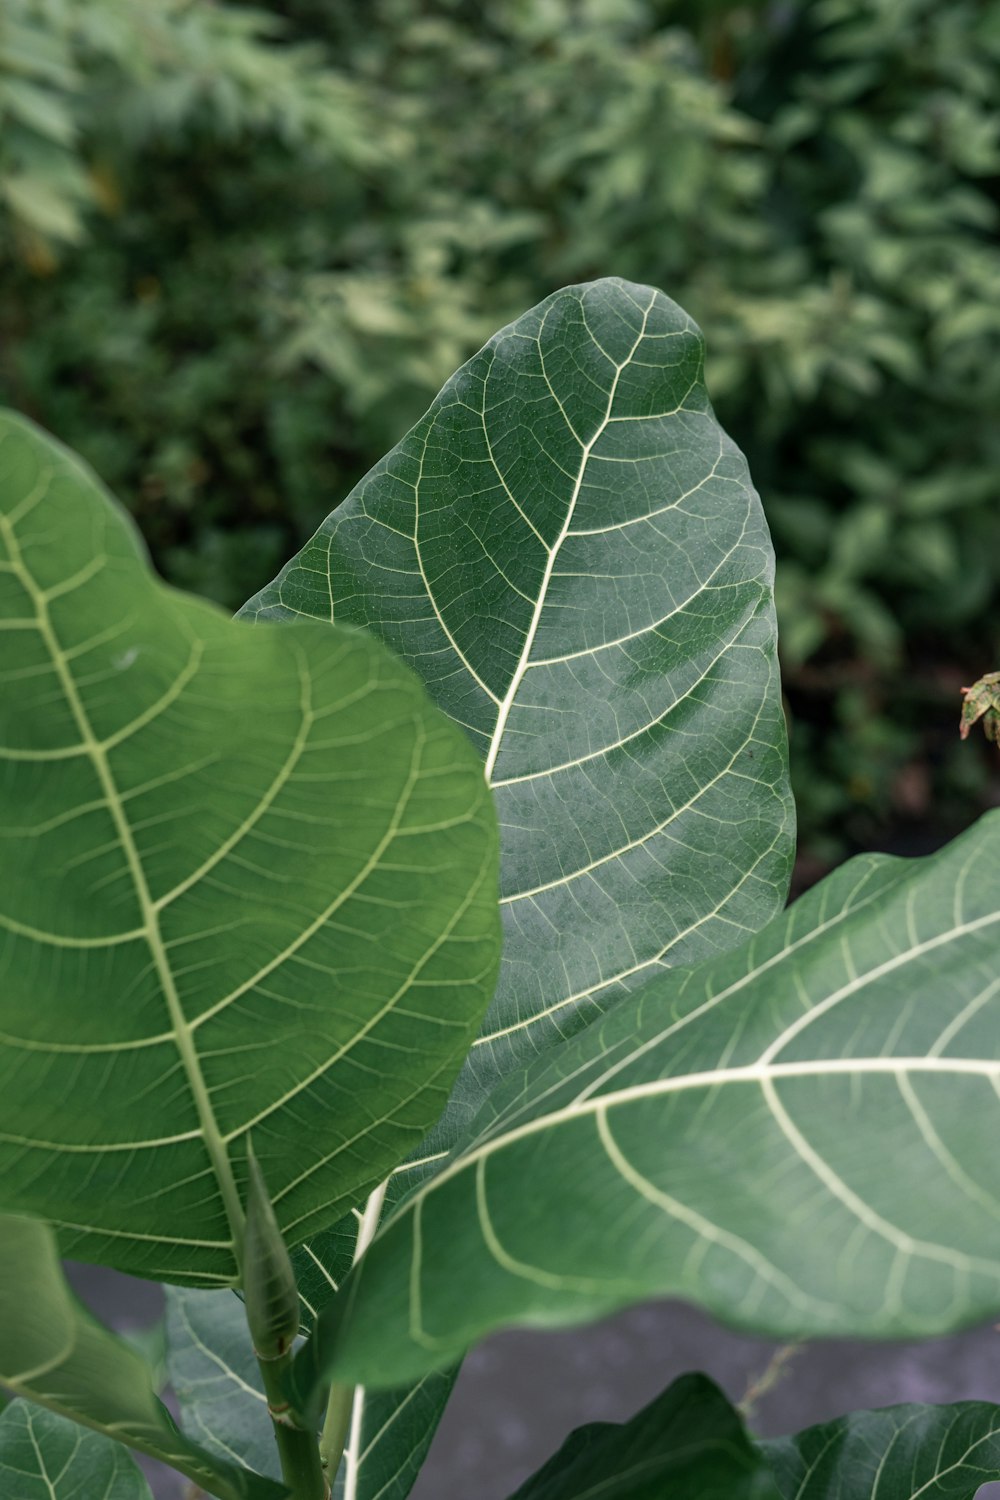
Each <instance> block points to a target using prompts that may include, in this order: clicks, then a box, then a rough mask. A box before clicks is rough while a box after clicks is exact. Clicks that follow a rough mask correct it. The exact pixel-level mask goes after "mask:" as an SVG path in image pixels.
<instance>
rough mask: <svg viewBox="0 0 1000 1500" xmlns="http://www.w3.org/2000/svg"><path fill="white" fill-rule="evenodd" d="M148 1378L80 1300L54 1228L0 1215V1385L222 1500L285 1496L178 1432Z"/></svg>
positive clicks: (123, 1345)
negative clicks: (140, 1454) (113, 1440)
mask: <svg viewBox="0 0 1000 1500" xmlns="http://www.w3.org/2000/svg"><path fill="white" fill-rule="evenodd" d="M234 1300H235V1299H234ZM150 1376H151V1372H150V1369H149V1366H148V1365H147V1364H146V1363H145V1361H144V1360H143V1359H142V1358H141V1357H140V1356H139V1355H138V1354H137V1353H136V1352H135V1350H134V1349H132V1348H131V1347H130V1346H129V1345H128V1344H126V1343H125V1342H124V1341H123V1340H122V1339H119V1338H116V1337H115V1335H114V1334H113V1333H109V1331H108V1330H107V1329H106V1328H103V1327H102V1326H101V1324H100V1323H98V1322H97V1321H96V1320H95V1319H94V1318H92V1317H91V1315H90V1314H89V1313H88V1312H87V1311H86V1310H85V1309H84V1308H83V1307H81V1305H80V1303H79V1302H77V1300H76V1298H75V1297H74V1296H73V1294H72V1292H71V1291H70V1289H69V1287H68V1286H67V1285H66V1282H65V1280H64V1279H63V1275H62V1271H61V1268H60V1265H59V1258H58V1252H57V1250H56V1243H55V1237H54V1235H53V1233H52V1231H51V1229H49V1228H48V1226H47V1225H45V1224H42V1223H41V1222H40V1221H39V1220H37V1219H20V1218H14V1217H7V1216H0V1384H3V1385H7V1386H9V1387H10V1388H11V1389H12V1390H14V1391H15V1392H17V1394H18V1395H21V1396H25V1397H28V1398H29V1399H30V1400H31V1401H36V1402H38V1403H39V1404H40V1405H42V1406H45V1407H47V1408H49V1409H50V1410H51V1411H54V1412H56V1413H57V1414H58V1415H61V1416H64V1417H69V1418H72V1419H73V1421H74V1422H78V1423H81V1424H83V1425H84V1426H86V1427H90V1428H93V1429H94V1430H95V1431H97V1432H100V1433H103V1434H104V1435H105V1436H108V1437H113V1438H116V1439H117V1440H118V1441H120V1442H122V1443H127V1444H128V1445H129V1446H130V1447H132V1448H138V1449H139V1450H140V1451H141V1452H143V1453H149V1454H151V1455H152V1456H153V1457H154V1458H159V1459H162V1460H163V1462H164V1463H168V1464H171V1465H173V1467H174V1468H175V1469H179V1470H180V1471H181V1473H183V1474H187V1475H188V1477H189V1478H191V1479H194V1480H195V1481H196V1482H197V1483H198V1484H200V1485H202V1486H203V1487H204V1488H205V1489H206V1490H208V1491H209V1492H210V1493H211V1494H213V1495H217V1496H220V1497H221V1500H279V1497H280V1496H282V1495H284V1494H285V1488H284V1486H283V1485H281V1484H275V1483H273V1482H272V1480H270V1479H267V1478H263V1477H261V1475H259V1474H255V1473H251V1472H249V1471H248V1470H246V1469H243V1468H240V1467H238V1466H237V1465H236V1464H234V1463H233V1462H231V1461H230V1458H231V1455H225V1456H223V1457H219V1456H218V1455H217V1453H211V1452H209V1451H207V1450H206V1449H204V1448H199V1447H197V1446H196V1445H195V1444H194V1443H192V1442H190V1441H189V1440H188V1439H187V1438H186V1437H184V1436H183V1435H182V1434H181V1433H179V1432H178V1431H177V1428H176V1427H175V1425H174V1422H173V1419H172V1418H171V1416H170V1413H169V1412H168V1411H167V1409H166V1407H165V1406H163V1405H162V1403H161V1402H160V1401H158V1400H157V1397H156V1394H155V1392H154V1391H153V1386H152V1382H151V1378H150ZM81 1441H82V1440H81ZM87 1451H88V1452H96V1451H98V1450H96V1449H94V1448H93V1447H90V1448H88V1449H87ZM109 1472H118V1471H117V1470H109ZM3 1493H4V1495H6V1494H7V1493H8V1492H7V1491H6V1490H4V1491H3ZM85 1493H86V1494H87V1495H88V1497H89V1494H90V1491H89V1490H86V1491H85ZM126 1493H129V1492H126Z"/></svg>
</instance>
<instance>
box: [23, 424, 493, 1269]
mask: <svg viewBox="0 0 1000 1500" xmlns="http://www.w3.org/2000/svg"><path fill="white" fill-rule="evenodd" d="M0 630H2V639H3V660H2V666H0V691H2V699H0V856H2V860H3V868H4V872H5V875H4V879H3V882H2V895H0V931H2V934H3V945H2V957H0V984H2V987H3V993H4V1007H3V1021H2V1026H0V1032H2V1035H0V1176H2V1188H0V1198H2V1201H3V1203H4V1205H5V1206H6V1207H8V1208H10V1209H12V1210H14V1211H17V1212H27V1213H36V1214H38V1215H39V1216H41V1217H46V1218H48V1219H50V1220H51V1221H53V1222H54V1223H55V1224H56V1225H57V1227H58V1229H59V1232H60V1238H61V1242H62V1244H63V1246H64V1249H65V1250H66V1251H67V1252H71V1253H73V1254H75V1255H76V1256H78V1257H80V1258H82V1259H92V1260H101V1261H104V1262H105V1263H109V1264H113V1265H117V1266H119V1267H121V1268H123V1269H128V1270H133V1271H136V1272H138V1273H140V1274H143V1275H147V1276H158V1277H161V1278H163V1279H168V1280H170V1279H174V1280H188V1281H198V1282H203V1283H207V1284H212V1283H216V1284H217V1283H219V1282H225V1281H229V1280H232V1279H233V1278H234V1275H235V1272H236V1260H235V1255H234V1239H235V1238H237V1237H238V1226H239V1224H240V1221H241V1215H242V1206H241V1199H242V1195H243V1177H244V1169H243V1163H244V1155H245V1152H244V1145H243V1141H244V1137H245V1133H246V1132H247V1131H248V1130H249V1129H250V1128H251V1127H252V1128H253V1138H254V1145H255V1148H256V1153H257V1157H258V1159H259V1161H260V1163H261V1166H262V1169H263V1171H264V1174H265V1177H266V1180H267V1182H268V1184H269V1188H270V1191H271V1195H272V1198H273V1200H274V1203H275V1207H276V1211H277V1214H278V1219H279V1222H280V1225H281V1227H282V1230H283V1231H284V1233H285V1234H286V1235H287V1237H288V1238H289V1239H290V1241H291V1242H293V1243H294V1242H296V1241H298V1240H301V1239H303V1238H304V1237H305V1236H306V1235H307V1234H308V1233H309V1232H310V1230H311V1229H313V1228H316V1227H318V1226H319V1224H321V1223H323V1222H326V1221H329V1220H330V1218H331V1217H333V1216H335V1215H336V1213H337V1212H338V1210H339V1211H343V1210H344V1209H346V1208H347V1207H348V1205H349V1204H350V1203H352V1202H354V1201H355V1200H356V1198H357V1196H358V1194H359V1193H361V1192H363V1191H364V1190H365V1188H366V1187H367V1186H368V1185H369V1184H371V1183H373V1182H375V1181H377V1180H378V1179H379V1178H380V1177H381V1176H384V1174H385V1172H386V1171H387V1170H388V1169H389V1168H390V1167H392V1166H393V1165H394V1164H395V1163H396V1162H397V1161H399V1160H400V1158H401V1157H403V1156H404V1155H405V1154H406V1153H407V1151H409V1150H410V1149H412V1147H413V1145H414V1144H415V1143H416V1142H417V1141H418V1140H419V1139H420V1137H421V1136H422V1134H423V1132H424V1131H425V1130H426V1128H427V1126H428V1125H429V1124H430V1123H431V1121H432V1120H433V1119H434V1118H435V1116H436V1115H437V1114H438V1112H439V1111H440V1109H441V1107H442V1105H443V1103H444V1101H445V1098H446V1097H447V1092H448V1089H449V1087H450V1084H451V1081H452V1078H453V1076H454V1074H455V1071H456V1069H457V1068H458V1065H459V1063H460V1061H461V1059H462V1057H463V1056H464V1054H465V1052H466V1050H467V1048H468V1045H469V1042H470V1040H471V1038H472V1036H473V1035H474V1034H475V1030H476V1026H477V1024H478V1021H479V1018H480V1016H481V1014H482V1011H483V1008H484V1006H485V1004H486V1001H487V999H488V996H489V994H490V991H491V988H492V982H493V976H494V972H495V962H496V950H497V931H496V928H497V922H496V913H495V904H496V895H495V884H494V882H495V863H494V861H495V829H494V826H493V817H492V812H491V810H490V808H489V806H488V798H487V794H486V792H485V789H484V787H483V784H482V769H481V765H480V763H479V761H478V760H477V758H476V757H475V755H474V754H473V753H472V751H471V750H470V748H469V746H468V743H467V741H466V740H465V738H464V736H462V735H461V734H460V733H459V732H458V731H456V730H455V728H454V727H453V726H452V725H451V724H449V723H448V721H447V719H446V718H445V716H444V715H442V714H440V713H439V712H438V711H437V710H436V709H435V708H434V707H433V706H432V705H431V704H430V703H429V702H428V701H427V699H426V695H425V694H424V693H423V690H422V689H421V688H420V685H419V683H418V682H417V681H416V680H415V679H414V678H413V676H412V674H410V673H409V672H408V671H407V670H406V669H405V668H404V667H402V666H400V665H399V664H398V663H396V662H395V661H394V660H393V659H392V658H391V657H390V655H389V654H388V653H387V652H386V651H385V650H384V648H383V647H381V646H380V645H379V644H378V643H377V642H375V641H373V640H370V639H368V638H366V637H364V636H363V635H361V634H360V633H358V632H354V631H340V630H338V631H330V630H329V629H327V628H321V627H318V626H316V625H308V624H302V625H300V626H297V627H275V626H269V627H260V628H256V629H255V628H252V627H250V626H249V625H246V624H241V623H237V622H233V621H230V620H227V619H226V618H224V617H223V616H222V615H221V614H220V613H219V612H217V611H216V610H214V609H212V608H210V607H209V606H207V605H204V604H201V603H197V602H195V601H193V600H188V599H185V598H183V597H182V596H180V595H177V594H175V593H173V592H172V591H170V590H167V589H166V588H164V587H163V586H162V585H160V584H158V583H157V582H156V581H155V580H154V579H153V578H152V576H151V575H150V573H149V571H148V569H147V567H146V564H145V562H144V560H143V558H142V557H141V555H140V552H139V549H138V547H137V544H136V540H135V538H134V535H133V533H132V531H131V529H130V527H129V526H128V525H127V523H126V521H125V518H124V517H123V515H122V514H121V513H120V512H118V511H117V510H116V508H115V507H114V506H113V504H112V503H110V502H109V501H108V498H107V497H106V496H105V495H104V493H103V492H102V491H101V490H100V488H99V487H98V485H97V484H96V483H95V481H94V480H93V478H92V477H91V476H90V475H89V474H88V473H87V471H85V470H84V469H83V468H82V467H81V466H80V465H79V464H77V463H76V462H75V461H74V460H73V459H72V458H70V457H69V456H68V455H67V454H66V453H65V452H64V451H63V450H61V449H60V448H58V446H57V445H55V444H53V443H52V442H51V441H49V440H47V439H46V438H44V437H43V436H42V435H41V434H39V433H38V432H37V431H36V430H35V429H33V428H32V427H31V426H30V424H28V423H26V422H24V421H22V420H21V419H18V418H16V417H12V416H5V417H3V418H2V423H0Z"/></svg>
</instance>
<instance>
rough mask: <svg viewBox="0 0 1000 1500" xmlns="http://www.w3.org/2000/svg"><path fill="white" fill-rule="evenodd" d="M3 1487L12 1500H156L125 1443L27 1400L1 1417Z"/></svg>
mask: <svg viewBox="0 0 1000 1500" xmlns="http://www.w3.org/2000/svg"><path fill="white" fill-rule="evenodd" d="M0 1488H2V1491H3V1493H4V1495H6V1496H8V1500H153V1496H152V1494H151V1492H150V1488H149V1485H148V1484H147V1483H146V1481H145V1479H144V1478H143V1476H142V1474H141V1472H140V1471H139V1469H138V1468H137V1467H136V1464H135V1462H134V1461H133V1459H131V1458H130V1457H129V1455H128V1453H127V1452H126V1450H125V1449H124V1448H123V1447H122V1445H121V1443H116V1442H113V1441H112V1439H111V1438H106V1437H101V1436H100V1435H99V1434H98V1433H96V1432H88V1431H87V1430H86V1428H81V1427H78V1426H77V1425H76V1423H75V1422H67V1421H66V1419H65V1418H64V1417H57V1416H56V1415H55V1413H54V1412H51V1411H46V1410H45V1409H44V1407H41V1406H31V1405H29V1403H28V1402H27V1401H13V1402H11V1404H10V1406H8V1407H7V1408H6V1410H5V1411H4V1412H3V1414H2V1415H0Z"/></svg>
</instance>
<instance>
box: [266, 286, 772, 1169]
mask: <svg viewBox="0 0 1000 1500" xmlns="http://www.w3.org/2000/svg"><path fill="white" fill-rule="evenodd" d="M702 355H703V345H702V340H701V336H700V334H699V332H698V330H697V328H696V327H695V325H694V324H693V323H692V322H691V320H690V319H689V318H688V317H687V316H686V315H685V314H684V313H683V312H682V311H681V310H680V309H679V308H677V307H676V306H675V305H674V304H673V303H671V302H670V301H669V299H667V298H666V297H664V296H663V295H662V294H661V293H658V292H654V291H653V290H652V289H651V288H648V287H636V286H634V285H632V284H631V283H626V282H620V281H617V280H614V279H610V280H607V281H601V282H595V283H592V284H590V285H587V286H583V287H570V288H566V289H565V290H564V291H562V292H558V293H555V294H553V296H551V297H549V298H548V299H547V300H546V301H545V302H543V303H542V304H540V306H539V307H537V308H534V309H532V310H531V311H530V312H529V313H526V314H525V315H524V316H523V317H522V318H520V319H518V321H517V322H516V323H514V324H512V325H511V326H510V327H509V328H506V329H503V330H501V331H500V333H498V334H497V335H496V336H495V337H494V338H493V339H492V340H490V342H489V343H488V344H487V345H486V347H485V349H483V350H482V351H481V353H480V354H479V355H477V356H476V357H475V358H474V359H473V360H472V361H470V362H469V364H467V365H466V366H464V367H463V368H462V369H461V370H460V371H458V373H457V374H456V375H455V376H454V377H452V379H451V380H450V381H449V382H448V383H447V384H446V385H445V387H444V389H443V390H442V392H441V395H440V396H439V397H438V399H437V401H435V403H434V404H433V405H432V407H431V408H430V410H429V412H428V413H427V415H426V416H425V418H424V419H423V420H422V421H421V422H420V423H418V424H417V426H416V427H415V428H414V429H413V431H412V432H411V433H410V434H409V435H408V436H407V437H406V438H404V439H403V441H402V442H401V443H400V444H399V445H398V446H397V448H396V449H394V450H393V452H392V453H391V454H389V455H388V456H387V458H386V459H384V460H383V461H382V462H381V463H380V464H379V465H377V466H376V468H375V469H374V470H373V471H372V473H371V474H370V475H369V476H368V477H367V478H366V479H365V480H363V481H362V482H361V484H360V485H359V486H358V487H357V488H356V489H355V491H354V492H353V493H352V494H351V495H350V496H349V497H348V499H347V500H346V501H345V502H344V503H343V504H342V505H341V506H339V507H338V508H337V510H335V511H334V512H333V513H332V515H331V516H330V517H329V518H328V520H327V521H326V522H325V523H324V525H323V526H322V527H321V528H320V530H319V532H317V534H316V536H315V537H314V538H313V539H312V541H311V542H310V543H308V544H307V546H306V547H305V548H304V549H303V550H302V552H301V553H300V554H299V555H298V556H297V557H296V558H294V559H293V560H292V561H291V562H290V563H289V564H288V565H287V566H286V568H285V569H284V570H283V571H282V573H281V574H280V575H279V577H278V578H277V579H276V580H275V581H274V582H273V583H272V584H270V585H268V586H267V587H266V588H265V589H264V590H262V591H261V593H260V594H258V595H257V596H255V598H254V599H252V600H250V601H249V603H248V604H247V605H246V606H245V607H244V610H243V611H241V613H244V614H247V615H252V616H254V617H259V616H263V617H269V618H270V617H275V618H297V617H300V616H302V615H305V616H307V617H310V618H315V619H323V620H331V619H334V618H336V619H340V620H347V621H349V622H350V623H354V624H361V625H364V626H365V627H366V628H368V629H371V630H373V631H375V632H376V633H377V634H378V635H380V636H381V638H382V639H384V640H385V641H386V642H387V644H389V645H390V646H391V647H392V648H393V649H394V650H396V651H397V652H399V654H401V655H402V656H403V657H404V659H406V660H407V661H409V662H410V663H411V664H412V665H413V666H414V668H415V669H416V670H417V671H418V672H420V674H421V675H422V677H423V678H424V680H425V682H426V683H427V686H428V690H429V691H430V692H431V694H432V696H433V697H434V698H435V700H436V701H437V702H438V703H439V704H440V706H441V707H442V708H444V709H445V711H446V712H447V713H449V714H450V715H451V716H452V717H453V718H454V719H455V721H456V722H457V723H459V724H461V725H463V726H464V728H465V730H466V732H467V733H468V734H469V735H470V737H471V738H472V739H473V741H474V742H475V743H476V744H477V746H478V747H479V749H480V753H481V754H482V756H483V759H484V761H485V763H486V767H487V773H488V775H489V776H490V779H491V782H492V784H493V787H494V792H495V795H496V798H497V803H498V810H499V815H500V821H501V825H502V830H503V833H502V851H503V852H502V866H501V871H502V873H501V905H502V910H503V918H504V930H505V943H504V959H503V963H502V967H501V976H500V981H499V985H498V989H497V994H496V996H495V998H494V1001H493V1004H492V1006H491V1009H490V1012H489V1014H488V1016H487V1020H486V1023H485V1025H484V1028H483V1031H482V1033H481V1035H480V1037H479V1038H478V1040H477V1043H476V1050H475V1053H474V1055H473V1057H472V1058H471V1059H470V1063H469V1065H468V1066H467V1067H466V1068H465V1069H464V1070H463V1073H462V1074H461V1076H460V1079H459V1082H458V1084H457V1086H456V1089H455V1091H454V1092H453V1095H452V1100H451V1104H450V1111H449V1116H448V1117H447V1118H446V1121H445V1122H444V1123H443V1125H442V1126H441V1128H440V1129H439V1130H438V1131H437V1132H436V1133H435V1134H434V1136H433V1137H432V1139H431V1141H430V1142H429V1143H428V1145H427V1148H426V1149H427V1150H428V1151H434V1150H437V1149H443V1150H447V1149H450V1146H451V1144H452V1143H453V1141H454V1139H455V1136H456V1134H457V1132H458V1131H460V1130H461V1129H462V1128H464V1126H465V1125H467V1124H468V1121H469V1120H470V1119H471V1117H472V1115H473V1114H474V1113H475V1110H476V1109H477V1108H478V1107H479V1104H480V1103H481V1102H482V1099H483V1098H484V1097H485V1095H486V1094H487V1093H488V1092H489V1089H490V1088H491V1087H492V1086H493V1085H494V1084H495V1083H496V1082H497V1081H498V1080H499V1079H500V1078H502V1077H503V1076H504V1075H505V1074H506V1072H508V1071H509V1070H510V1069H511V1068H514V1067H516V1066H518V1065H519V1063H520V1062H521V1061H523V1060H524V1059H525V1058H526V1057H528V1056H532V1055H534V1054H535V1053H536V1052H537V1051H539V1050H541V1049H542V1048H543V1047H545V1046H547V1045H550V1044H552V1043H553V1042H558V1041H559V1040H561V1039H562V1038H563V1037H564V1036H566V1035H568V1034H571V1033H572V1031H574V1030H575V1029H578V1028H579V1026H580V1025H582V1024H584V1023H585V1022H586V1021H588V1020H590V1019H592V1018H593V1016H594V1014H595V1013H597V1012H599V1011H600V1010H601V1009H602V1008H604V1007H605V1006H607V1005H609V1004H612V1003H614V1002H615V1001H616V1000H617V999H618V998H619V997H620V996H621V995H622V994H623V993H625V992H627V991H628V990H629V989H631V988H634V987H635V985H636V984H638V983H640V982H641V981H642V979H643V978H644V977H645V976H648V974H649V973H650V972H653V971H656V970H658V968H659V967H661V966H662V965H664V964H665V963H675V962H692V961H695V960H697V959H699V958H702V957H705V956H708V955H709V954H711V953H713V952H716V951H719V950H720V949H723V948H726V947H729V946H731V945H732V944H733V942H734V941H737V940H738V939H739V938H740V936H741V935H742V933H743V932H744V931H745V930H749V931H752V930H755V929H756V927H758V926H760V925H762V923H763V922H764V921H765V920H767V918H768V917H770V916H771V915H773V914H774V913H775V912H776V911H777V910H779V909H780V906H781V904H782V901H783V899H784V895H785V891H786V889H787V879H788V873H789V867H790V866H789V861H790V852H791V818H792V813H791V802H790V794H789V791H788V787H787V780H786V765H785V751H784V728H783V722H782V719H781V713H780V705H779V699H778V681H777V673H776V668H775V661H774V643H775V626H774V617H773V605H772V594H771V584H772V574H773V562H772V554H771V550H770V542H769V539H768V536H767V530H766V526H765V524H764V520H763V515H762V512H761V510H760V504H759V500H758V498H757V496H756V493H755V492H754V490H753V488H752V486H751V484H750V481H749V476H748V475H747V472H746V465H745V463H744V461H743V459H742V456H741V455H740V454H739V452H738V450H736V449H735V447H734V445H733V444H732V443H731V442H730V441H729V439H728V438H727V437H726V436H725V434H724V433H723V432H722V429H721V428H720V427H719V426H718V424H717V423H716V421H715V418H714V415H713V414H712V411H711V407H710V405H709V403H708V399H707V395H706V393H705V389H704V385H703V383H702V378H701V365H702ZM535 684H537V686H536V685H535ZM680 746H683V752H684V753H683V755H682V754H681V753H680V750H679V747H680ZM746 757H750V758H751V759H746ZM751 760H752V767H751ZM748 776H749V777H750V778H751V779H749V780H748ZM720 826H721V827H722V828H724V829H726V830H727V832H728V834H729V836H728V838H724V839H723V838H720Z"/></svg>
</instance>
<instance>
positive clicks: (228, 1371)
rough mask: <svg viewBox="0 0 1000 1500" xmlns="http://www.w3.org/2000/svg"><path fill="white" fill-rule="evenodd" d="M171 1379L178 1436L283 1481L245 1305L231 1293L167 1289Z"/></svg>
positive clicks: (168, 1370)
mask: <svg viewBox="0 0 1000 1500" xmlns="http://www.w3.org/2000/svg"><path fill="white" fill-rule="evenodd" d="M166 1302H167V1314H166V1321H167V1356H166V1367H167V1379H168V1381H169V1383H170V1385H171V1387H172V1389H173V1392H174V1395H175V1396H176V1397H177V1405H178V1409H179V1412H180V1425H181V1431H182V1432H183V1433H185V1434H186V1436H187V1437H189V1438H191V1439H192V1441H194V1442H197V1443H200V1444H201V1446H202V1447H203V1448H204V1449H205V1450H206V1452H208V1453H213V1454H215V1455H216V1456H217V1457H219V1458H222V1459H226V1460H229V1461H235V1462H237V1463H242V1464H246V1465H247V1466H248V1467H249V1468H251V1469H257V1470H258V1471H259V1472H260V1473H262V1474H269V1475H270V1476H271V1477H272V1478H273V1479H280V1478H281V1472H280V1466H279V1463H278V1450H277V1448H276V1446H275V1442H274V1428H273V1426H272V1423H271V1418H270V1417H269V1416H268V1411H267V1398H266V1396H265V1395H264V1390H263V1386H262V1385H261V1378H260V1367H259V1366H258V1364H257V1359H256V1356H255V1355H254V1352H253V1345H252V1344H251V1341H250V1333H249V1330H248V1329H247V1320H246V1314H245V1313H244V1311H243V1304H242V1303H241V1302H240V1300H239V1298H238V1297H237V1296H236V1295H235V1294H234V1293H233V1292H231V1291H228V1290H223V1291H205V1290H201V1289H192V1288H189V1287H167V1288H166Z"/></svg>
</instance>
